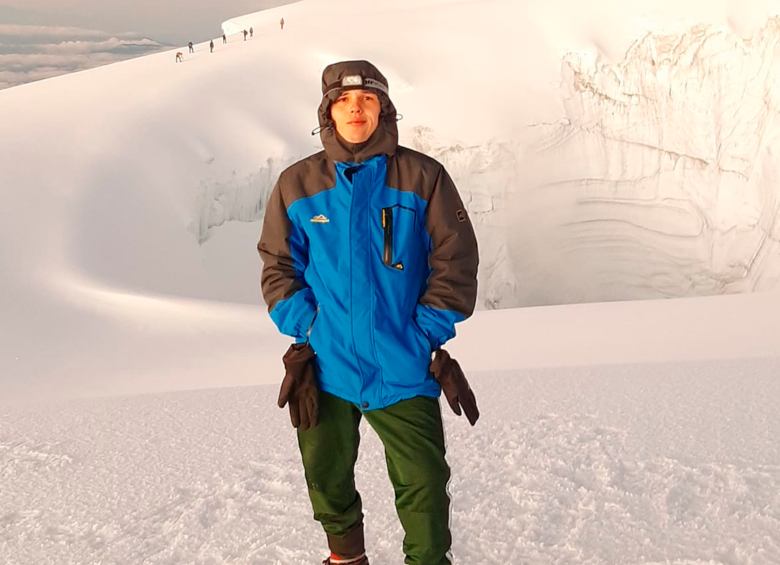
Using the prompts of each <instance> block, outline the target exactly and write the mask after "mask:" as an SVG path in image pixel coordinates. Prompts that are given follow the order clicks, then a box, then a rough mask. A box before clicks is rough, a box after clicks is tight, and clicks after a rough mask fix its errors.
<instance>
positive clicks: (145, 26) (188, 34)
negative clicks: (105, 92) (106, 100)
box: [0, 0, 290, 90]
mask: <svg viewBox="0 0 780 565" xmlns="http://www.w3.org/2000/svg"><path fill="white" fill-rule="evenodd" d="M287 3H290V2H289V0H227V1H224V2H222V1H220V2H206V1H203V0H193V1H190V2H183V1H181V0H173V1H167V2H155V1H151V0H141V1H139V2H131V1H130V0H112V1H111V2H100V1H97V0H57V1H54V0H0V90H2V89H4V88H10V87H12V86H17V85H20V84H25V83H29V82H33V81H36V80H41V79H45V78H50V77H54V76H58V75H62V74H67V73H71V72H75V71H82V70H86V69H90V68H94V67H97V66H100V65H105V64H109V63H115V62H118V61H122V60H125V59H130V58H133V57H138V56H141V55H147V54H150V53H154V52H156V51H161V50H165V49H171V48H173V47H178V46H183V45H186V44H187V42H188V41H193V42H195V43H198V42H200V41H204V40H207V39H209V38H212V37H218V36H219V35H221V34H222V31H221V28H220V26H221V24H222V22H223V21H225V20H227V19H229V18H232V17H235V16H238V15H242V14H246V13H249V12H255V11H258V10H262V9H265V8H270V7H274V6H279V5H282V4H287Z"/></svg>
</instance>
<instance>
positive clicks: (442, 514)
mask: <svg viewBox="0 0 780 565" xmlns="http://www.w3.org/2000/svg"><path fill="white" fill-rule="evenodd" d="M364 416H365V417H366V420H367V421H368V423H369V424H370V425H371V427H372V428H374V430H375V431H376V432H377V434H378V435H379V438H380V439H381V440H382V443H383V444H384V446H385V458H386V459H387V470H388V473H389V475H390V480H391V482H392V483H393V489H394V490H395V506H396V511H397V512H398V517H399V519H400V520H401V525H402V526H403V528H404V532H405V533H406V535H405V537H404V553H405V554H406V559H405V561H404V562H405V563H406V564H407V565H450V563H451V560H450V554H449V550H450V547H451V545H452V536H451V534H450V528H449V519H450V498H449V495H448V493H447V483H448V481H449V479H450V467H449V465H448V464H447V461H446V460H445V446H444V430H443V428H442V420H441V408H440V407H439V400H438V399H436V398H429V397H426V396H417V397H415V398H411V399H409V400H403V401H401V402H398V403H397V404H394V405H392V406H389V407H387V408H383V409H381V410H372V411H369V412H365V413H364Z"/></svg>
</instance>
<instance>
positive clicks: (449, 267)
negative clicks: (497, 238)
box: [415, 167, 479, 350]
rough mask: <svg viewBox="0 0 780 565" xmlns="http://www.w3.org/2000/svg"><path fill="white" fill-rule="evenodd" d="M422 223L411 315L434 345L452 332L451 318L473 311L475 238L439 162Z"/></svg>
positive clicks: (449, 336) (475, 257)
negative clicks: (424, 283)
mask: <svg viewBox="0 0 780 565" xmlns="http://www.w3.org/2000/svg"><path fill="white" fill-rule="evenodd" d="M426 216H427V217H426V226H427V230H428V234H429V235H430V237H431V251H430V253H429V255H428V263H429V266H430V269H431V274H430V277H429V279H428V288H427V290H426V291H425V294H424V295H423V296H422V297H421V298H420V301H419V304H418V305H417V309H416V312H415V320H416V322H417V324H418V325H419V326H420V328H421V329H422V330H423V332H424V333H425V335H426V336H427V337H428V340H429V341H430V343H431V349H434V350H435V349H438V348H439V347H441V346H442V345H443V344H444V343H445V342H446V341H447V340H448V339H451V338H452V337H454V336H455V323H456V322H460V321H462V320H465V319H466V318H468V317H469V316H471V314H472V313H473V312H474V306H475V304H476V301H477V267H478V265H479V252H478V249H477V238H476V236H475V234H474V228H473V226H472V225H471V220H470V219H469V217H468V214H467V213H466V208H465V206H464V205H463V201H462V200H461V198H460V195H459V194H458V189H457V188H455V184H454V183H453V182H452V179H451V178H450V176H449V174H447V171H446V170H444V167H442V168H441V170H440V172H439V175H438V178H437V179H436V182H435V185H434V189H433V192H432V193H431V196H430V198H429V200H428V209H427V213H426Z"/></svg>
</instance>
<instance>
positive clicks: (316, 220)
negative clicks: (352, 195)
mask: <svg viewBox="0 0 780 565" xmlns="http://www.w3.org/2000/svg"><path fill="white" fill-rule="evenodd" d="M328 222H330V220H329V219H328V218H326V217H325V214H320V215H318V216H314V217H313V218H312V219H311V223H312V224H327V223H328Z"/></svg>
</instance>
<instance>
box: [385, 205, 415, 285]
mask: <svg viewBox="0 0 780 565" xmlns="http://www.w3.org/2000/svg"><path fill="white" fill-rule="evenodd" d="M400 214H407V215H409V214H411V215H412V216H411V217H414V215H415V211H414V210H413V209H411V208H406V207H404V206H389V207H387V208H382V229H383V230H384V248H383V251H382V263H384V264H385V265H387V266H388V267H390V268H392V269H396V270H398V271H403V270H404V264H403V261H401V260H400V259H398V257H399V255H400V251H401V250H399V249H397V247H399V246H398V245H397V244H396V242H399V241H402V238H403V237H406V238H408V237H409V234H404V233H403V231H404V229H409V228H410V226H409V221H408V220H409V217H408V216H407V217H406V218H400V217H398V216H399V215H400ZM402 220H407V221H406V222H404V221H402ZM413 223H414V221H413V220H412V225H413ZM404 224H406V225H405V226H404ZM399 229H401V233H396V232H397V231H398V230H399ZM396 259H398V260H396Z"/></svg>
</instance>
